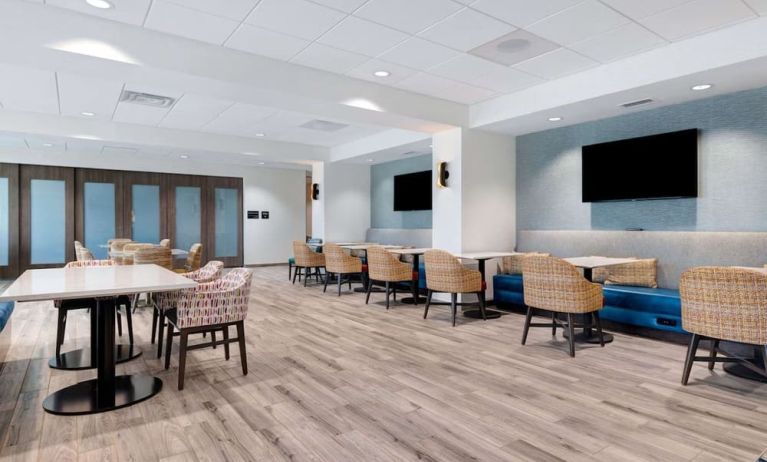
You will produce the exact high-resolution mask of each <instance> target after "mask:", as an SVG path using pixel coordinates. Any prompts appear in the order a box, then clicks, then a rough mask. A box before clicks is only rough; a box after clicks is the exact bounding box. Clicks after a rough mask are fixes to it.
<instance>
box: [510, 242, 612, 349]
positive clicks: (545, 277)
mask: <svg viewBox="0 0 767 462" xmlns="http://www.w3.org/2000/svg"><path fill="white" fill-rule="evenodd" d="M522 284H523V287H524V294H525V305H526V306H527V316H525V327H524V329H523V331H522V345H524V344H525V342H527V333H528V331H529V330H530V328H531V327H548V328H551V333H552V335H556V334H557V327H562V328H563V329H567V330H568V335H567V342H568V346H569V354H570V356H571V357H574V356H575V327H576V325H575V322H574V320H573V315H583V316H590V317H591V318H592V319H593V321H594V324H596V328H597V334H598V335H599V343H600V345H601V346H605V343H604V337H603V336H602V322H601V321H600V319H599V310H601V309H602V307H603V296H602V286H601V285H600V284H596V283H593V282H589V281H588V280H587V279H586V278H584V277H583V275H582V274H581V273H580V272H579V271H578V269H577V268H576V267H575V266H573V265H571V264H570V263H567V262H566V261H564V260H562V259H559V258H556V257H550V256H545V255H529V256H527V257H525V258H524V260H523V261H522ZM536 309H537V310H543V311H547V312H550V313H551V322H550V323H532V322H531V321H532V317H533V312H534V310H536ZM559 314H565V315H566V317H567V321H561V320H560V319H559V318H558V315H559ZM577 327H582V326H577Z"/></svg>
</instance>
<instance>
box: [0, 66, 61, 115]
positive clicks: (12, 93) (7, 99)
mask: <svg viewBox="0 0 767 462" xmlns="http://www.w3.org/2000/svg"><path fill="white" fill-rule="evenodd" d="M0 104H2V107H3V108H5V109H12V110H18V111H32V112H46V113H51V114H58V113H59V100H58V94H57V89H56V77H55V73H54V72H51V71H44V70H40V69H32V68H28V67H17V66H11V65H8V64H0Z"/></svg>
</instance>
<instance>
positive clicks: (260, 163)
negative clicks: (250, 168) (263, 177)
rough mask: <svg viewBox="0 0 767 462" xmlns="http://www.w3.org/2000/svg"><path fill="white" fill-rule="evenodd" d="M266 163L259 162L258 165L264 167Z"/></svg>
mask: <svg viewBox="0 0 767 462" xmlns="http://www.w3.org/2000/svg"><path fill="white" fill-rule="evenodd" d="M264 164H266V162H259V163H258V165H264Z"/></svg>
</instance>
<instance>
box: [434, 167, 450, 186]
mask: <svg viewBox="0 0 767 462" xmlns="http://www.w3.org/2000/svg"><path fill="white" fill-rule="evenodd" d="M448 178H450V172H448V171H447V162H438V163H437V187H439V188H447V179H448Z"/></svg>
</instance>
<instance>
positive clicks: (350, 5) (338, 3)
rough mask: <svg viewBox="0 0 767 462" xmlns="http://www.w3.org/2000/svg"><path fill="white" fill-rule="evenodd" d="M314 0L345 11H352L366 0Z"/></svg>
mask: <svg viewBox="0 0 767 462" xmlns="http://www.w3.org/2000/svg"><path fill="white" fill-rule="evenodd" d="M314 2H315V3H321V4H323V5H325V6H329V7H331V8H335V9H337V10H341V11H344V12H346V13H351V12H352V11H354V10H356V9H357V8H359V7H361V6H362V5H364V4H365V2H367V0H314Z"/></svg>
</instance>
